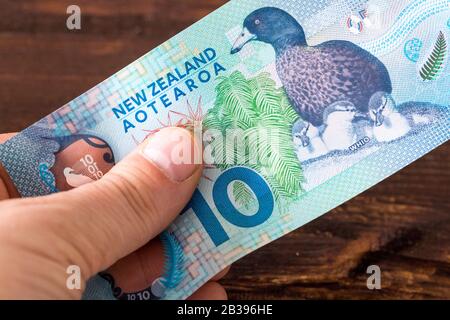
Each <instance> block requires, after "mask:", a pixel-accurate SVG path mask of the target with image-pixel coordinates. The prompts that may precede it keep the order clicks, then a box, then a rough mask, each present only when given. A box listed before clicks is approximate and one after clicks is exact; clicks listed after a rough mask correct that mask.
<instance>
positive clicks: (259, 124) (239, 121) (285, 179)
mask: <svg viewBox="0 0 450 320" xmlns="http://www.w3.org/2000/svg"><path fill="white" fill-rule="evenodd" d="M220 81H221V82H220V83H219V85H218V86H217V89H216V93H217V98H216V103H215V106H214V107H213V108H212V109H210V110H209V112H208V114H207V116H206V119H205V121H204V125H205V126H206V127H207V128H214V129H217V130H220V131H221V132H223V133H225V132H227V129H241V130H242V137H239V138H241V140H242V139H243V142H242V141H241V143H245V146H246V149H245V154H244V155H242V154H238V152H237V150H236V148H235V141H234V140H233V139H226V138H225V139H218V140H217V141H214V142H212V144H211V146H212V147H213V149H215V159H216V160H217V161H218V162H221V163H220V164H218V165H217V167H218V168H220V169H222V170H224V169H227V168H229V167H231V166H232V165H228V164H223V160H224V159H226V157H227V156H228V157H232V159H233V160H235V161H236V160H238V161H237V162H235V163H234V164H235V165H236V164H238V165H244V166H247V167H250V168H252V169H254V170H256V171H258V172H260V173H261V174H262V175H263V176H264V178H265V179H266V180H267V181H268V183H269V184H270V186H271V188H272V191H273V193H274V196H275V198H276V199H277V200H279V199H281V198H283V199H295V198H297V197H298V195H299V194H300V193H301V192H302V190H303V189H302V187H301V183H302V182H303V173H302V169H301V166H300V163H299V161H298V159H297V155H296V154H295V151H294V146H293V143H292V133H291V132H292V125H293V123H294V122H295V121H296V120H297V119H298V115H297V113H296V112H295V110H293V108H292V106H291V105H290V103H289V99H288V98H287V95H286V93H285V91H284V89H282V88H277V87H276V83H275V81H274V80H273V79H271V77H270V74H269V73H262V74H260V75H258V76H256V77H254V78H252V79H246V78H245V77H244V76H243V75H242V73H240V72H238V71H237V72H234V73H233V74H232V75H231V76H229V77H222V78H220ZM240 151H242V148H241V149H240ZM225 152H227V153H228V154H225ZM255 155H257V159H254V158H251V157H254V156H255ZM216 157H217V158H216ZM228 159H230V158H228ZM221 160H222V161H221ZM233 194H234V196H235V200H236V201H237V203H238V204H239V205H244V206H245V205H248V203H249V202H251V201H252V199H253V198H251V197H250V196H249V195H250V194H252V193H251V191H250V190H248V188H247V187H246V186H245V184H235V185H234V186H233ZM252 197H253V195H252Z"/></svg>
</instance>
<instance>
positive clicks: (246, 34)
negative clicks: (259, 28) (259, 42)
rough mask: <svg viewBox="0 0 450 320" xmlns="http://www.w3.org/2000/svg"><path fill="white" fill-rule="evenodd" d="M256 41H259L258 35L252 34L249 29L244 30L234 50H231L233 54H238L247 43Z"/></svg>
mask: <svg viewBox="0 0 450 320" xmlns="http://www.w3.org/2000/svg"><path fill="white" fill-rule="evenodd" d="M256 39H257V37H256V35H254V34H251V33H250V31H248V29H247V28H244V29H242V32H241V33H240V34H239V37H238V38H237V39H236V41H235V42H234V44H233V48H231V54H235V53H238V52H239V51H241V50H242V48H243V47H244V46H245V45H246V44H247V43H249V42H250V41H253V40H256Z"/></svg>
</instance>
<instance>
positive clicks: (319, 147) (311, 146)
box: [292, 120, 328, 162]
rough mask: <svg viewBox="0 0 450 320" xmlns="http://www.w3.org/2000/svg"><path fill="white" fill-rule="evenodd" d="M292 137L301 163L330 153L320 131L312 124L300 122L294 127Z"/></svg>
mask: <svg viewBox="0 0 450 320" xmlns="http://www.w3.org/2000/svg"><path fill="white" fill-rule="evenodd" d="M292 137H293V139H294V144H295V147H296V150H297V157H298V160H299V161H300V162H303V161H307V160H309V159H314V158H317V157H320V156H322V155H324V154H327V153H328V149H327V146H326V145H325V143H324V142H323V140H322V138H321V136H320V130H319V129H318V128H316V127H314V126H313V125H311V124H310V123H307V122H305V121H303V120H298V121H297V122H296V123H295V124H294V126H293V127H292Z"/></svg>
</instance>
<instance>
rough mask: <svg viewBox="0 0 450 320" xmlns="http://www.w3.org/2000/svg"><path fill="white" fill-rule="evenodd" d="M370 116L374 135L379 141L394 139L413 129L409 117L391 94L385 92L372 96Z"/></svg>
mask: <svg viewBox="0 0 450 320" xmlns="http://www.w3.org/2000/svg"><path fill="white" fill-rule="evenodd" d="M369 116H370V118H371V119H372V121H373V126H374V127H373V136H374V138H375V139H376V140H377V141H378V142H389V141H393V140H396V139H399V138H401V137H403V136H405V135H406V134H408V133H409V132H410V131H411V126H410V124H409V121H408V119H406V117H405V116H403V115H402V114H401V113H400V112H399V111H398V110H397V109H396V106H395V102H394V100H393V99H392V98H391V96H390V95H386V94H385V93H384V92H377V93H375V94H374V95H373V96H372V97H371V99H370V103H369Z"/></svg>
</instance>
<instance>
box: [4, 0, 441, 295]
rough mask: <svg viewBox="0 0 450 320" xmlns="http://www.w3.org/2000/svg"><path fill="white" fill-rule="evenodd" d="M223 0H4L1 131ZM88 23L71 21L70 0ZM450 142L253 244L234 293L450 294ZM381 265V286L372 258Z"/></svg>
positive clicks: (234, 273) (237, 267)
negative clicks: (71, 25)
mask: <svg viewBox="0 0 450 320" xmlns="http://www.w3.org/2000/svg"><path fill="white" fill-rule="evenodd" d="M225 2H226V1H224V0H182V1H180V0H126V1H125V0H77V1H72V0H70V1H68V0H34V1H33V0H20V1H17V0H0V7H1V10H0V131H2V132H8V131H18V130H21V129H24V128H25V127H27V126H28V125H30V124H31V123H33V122H34V121H36V120H38V119H40V118H41V117H43V116H44V115H46V114H48V113H50V112H52V111H53V110H55V109H56V108H58V107H59V106H61V105H63V104H64V103H66V102H68V101H70V100H72V99H73V98H74V97H76V96H78V95H79V94H81V93H83V92H84V91H86V90H87V89H89V88H91V87H92V86H94V85H95V84H97V83H98V82H100V81H102V80H103V79H105V78H106V77H108V76H110V75H111V74H113V73H114V72H116V71H117V70H119V69H120V68H122V67H124V66H126V65H127V64H128V63H130V62H132V61H133V60H135V59H136V58H138V57H139V56H141V55H142V54H144V53H146V52H147V51H149V50H150V49H151V48H153V47H155V46H157V45H158V44H160V43H161V42H163V41H164V40H166V39H168V38H169V37H171V36H173V35H175V34H176V33H177V32H179V31H181V30H183V29H184V28H185V27H188V26H189V25H190V24H192V23H193V22H195V21H197V20H199V19H200V18H202V17H203V16H205V15H207V14H208V13H209V12H211V11H213V10H214V9H216V8H218V7H219V6H220V5H222V4H223V3H225ZM73 3H76V4H77V5H79V6H80V7H81V9H82V30H80V31H69V30H67V29H66V18H67V14H66V8H67V6H68V5H70V4H73ZM449 160H450V145H449V144H448V143H447V144H446V145H444V146H442V147H440V148H438V149H437V150H435V151H433V152H432V153H431V154H429V155H427V156H425V157H424V158H423V159H421V160H419V161H417V162H416V163H414V164H412V165H411V166H409V167H408V168H406V169H404V170H403V171H401V172H400V173H398V174H396V175H394V176H393V177H391V178H389V179H387V180H386V181H384V182H382V183H380V184H378V185H377V186H376V187H374V188H372V189H370V190H368V191H366V192H364V193H363V194H362V195H360V196H358V197H356V198H355V199H353V200H351V201H349V202H347V203H346V204H344V205H342V206H340V207H339V208H337V209H335V210H333V211H332V212H330V213H328V214H326V215H325V216H323V217H321V218H320V219H317V220H316V221H314V222H312V223H310V224H308V225H306V226H305V227H303V228H301V229H299V230H297V231H295V232H292V233H291V234H289V235H286V236H285V237H283V238H282V239H280V240H278V241H275V242H273V243H271V244H269V245H267V246H265V247H264V248H262V249H260V250H258V251H256V252H254V253H252V254H250V255H249V256H247V257H246V258H244V259H242V260H240V261H239V262H237V263H236V264H234V265H233V268H232V270H231V272H230V273H229V275H228V276H227V277H226V278H225V279H224V280H223V281H222V282H223V284H224V285H225V286H226V287H227V289H228V292H229V296H230V297H231V298H234V299H252V298H257V299H267V298H277V299H278V298H282V299H285V298H295V299H303V298H307V299H310V298H327V299H335V298H345V299H360V298H364V299H366V298H367V299H378V298H390V299H391V298H392V299H399V298H415V299H416V298H417V299H422V298H432V299H441V298H450V192H449V191H450V190H449V184H450V170H449V169H450V166H449V164H450V161H449ZM372 264H376V265H379V266H380V267H381V270H382V290H379V291H370V290H368V289H367V287H366V279H367V275H366V268H367V266H369V265H372Z"/></svg>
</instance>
